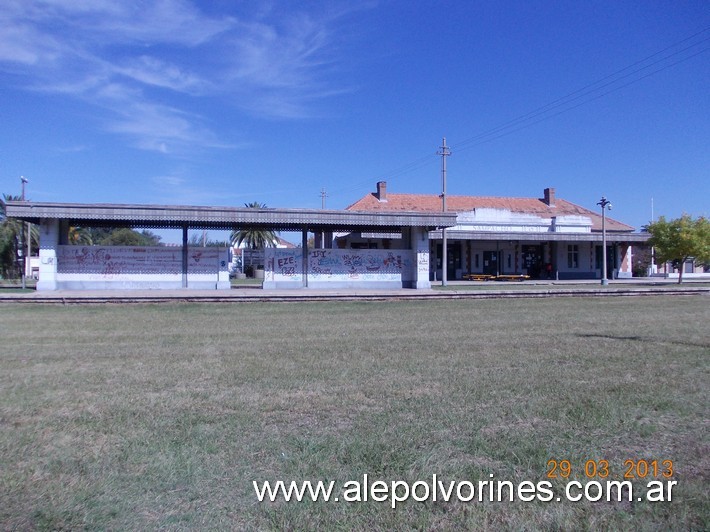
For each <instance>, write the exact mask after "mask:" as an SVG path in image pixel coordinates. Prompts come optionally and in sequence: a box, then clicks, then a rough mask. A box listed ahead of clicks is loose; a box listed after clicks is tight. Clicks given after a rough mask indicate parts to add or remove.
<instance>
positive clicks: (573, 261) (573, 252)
mask: <svg viewBox="0 0 710 532" xmlns="http://www.w3.org/2000/svg"><path fill="white" fill-rule="evenodd" d="M567 267H568V268H579V246H578V245H576V244H574V245H569V246H567Z"/></svg>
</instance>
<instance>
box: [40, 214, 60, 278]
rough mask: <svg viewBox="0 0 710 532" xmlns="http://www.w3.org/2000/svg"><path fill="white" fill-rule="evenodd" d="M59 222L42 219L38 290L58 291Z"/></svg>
mask: <svg viewBox="0 0 710 532" xmlns="http://www.w3.org/2000/svg"><path fill="white" fill-rule="evenodd" d="M58 245H59V220H54V219H45V218H42V219H41V220H40V224H39V281H37V290H57V246H58Z"/></svg>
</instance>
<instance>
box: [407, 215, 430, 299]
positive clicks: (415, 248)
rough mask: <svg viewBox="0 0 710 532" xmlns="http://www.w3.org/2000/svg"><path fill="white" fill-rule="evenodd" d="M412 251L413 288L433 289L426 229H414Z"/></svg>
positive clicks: (411, 243)
mask: <svg viewBox="0 0 710 532" xmlns="http://www.w3.org/2000/svg"><path fill="white" fill-rule="evenodd" d="M410 249H411V250H412V256H413V257H414V267H413V274H414V276H413V280H412V283H411V287H412V288H416V289H427V288H431V281H430V280H429V232H428V231H427V230H426V227H412V229H411V242H410Z"/></svg>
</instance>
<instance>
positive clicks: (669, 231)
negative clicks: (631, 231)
mask: <svg viewBox="0 0 710 532" xmlns="http://www.w3.org/2000/svg"><path fill="white" fill-rule="evenodd" d="M646 230H647V231H648V232H649V233H650V234H651V238H650V239H649V241H648V244H649V245H650V246H653V247H654V248H655V253H656V263H664V262H668V261H677V263H678V264H679V265H680V267H679V271H680V274H679V275H678V283H679V284H680V283H682V282H683V264H684V263H685V261H687V260H688V259H691V258H692V259H695V261H696V262H697V263H699V264H708V263H710V220H708V219H707V218H705V217H704V216H699V217H698V218H693V217H692V216H690V215H689V214H684V215H683V216H681V217H680V218H676V219H674V220H666V218H665V216H661V217H660V218H659V219H658V221H656V222H652V223H650V224H649V225H647V226H646Z"/></svg>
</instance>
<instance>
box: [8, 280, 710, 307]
mask: <svg viewBox="0 0 710 532" xmlns="http://www.w3.org/2000/svg"><path fill="white" fill-rule="evenodd" d="M437 284H438V283H437ZM694 285H695V286H694ZM651 295H686V296H691V295H705V296H708V295H710V286H709V284H708V283H707V281H705V282H692V281H689V282H687V283H683V284H681V285H678V284H677V283H676V282H672V281H670V282H669V281H668V280H664V279H661V280H655V279H638V280H636V279H623V280H613V281H610V282H609V286H607V287H602V286H601V285H600V283H599V280H590V281H544V280H543V281H540V280H537V281H525V282H522V283H521V282H516V283H501V282H485V283H484V282H475V281H450V282H449V283H448V286H447V287H441V286H435V287H433V288H431V289H426V290H413V289H397V290H349V289H341V290H333V289H303V290H262V289H261V288H260V287H259V286H258V285H257V286H243V287H235V288H232V289H231V290H81V291H76V290H71V291H70V290H57V291H41V292H37V291H22V290H20V289H17V290H15V289H4V290H0V304H3V303H5V304H11V303H48V304H82V303H94V304H99V303H169V302H213V303H240V302H258V301H277V302H278V301H281V302H284V301H290V302H299V301H331V300H340V301H348V300H350V301H386V300H439V299H500V298H546V297H609V296H610V297H620V296H651Z"/></svg>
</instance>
